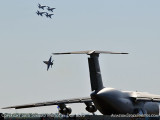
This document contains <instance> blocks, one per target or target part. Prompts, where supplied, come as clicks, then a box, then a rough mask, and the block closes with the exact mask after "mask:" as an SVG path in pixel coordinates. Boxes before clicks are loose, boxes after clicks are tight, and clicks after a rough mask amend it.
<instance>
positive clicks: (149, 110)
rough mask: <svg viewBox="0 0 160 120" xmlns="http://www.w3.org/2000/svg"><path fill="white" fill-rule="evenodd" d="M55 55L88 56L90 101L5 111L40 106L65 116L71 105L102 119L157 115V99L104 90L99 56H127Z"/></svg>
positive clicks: (30, 105) (43, 104)
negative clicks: (53, 108) (76, 105)
mask: <svg viewBox="0 0 160 120" xmlns="http://www.w3.org/2000/svg"><path fill="white" fill-rule="evenodd" d="M53 54H54V55H62V54H87V55H89V56H90V57H89V58H88V64H89V72H90V83H91V90H92V92H91V94H90V97H85V98H74V99H64V100H55V101H49V102H41V103H33V104H26V105H17V106H10V107H5V108H3V109H8V108H15V109H21V108H31V107H40V106H50V105H58V106H59V108H60V109H59V112H60V113H61V114H64V115H68V114H71V112H72V109H71V108H70V107H69V106H68V105H66V104H71V103H85V105H86V110H87V111H88V112H91V113H94V112H96V110H97V109H98V110H99V111H100V112H101V113H102V114H103V115H111V114H155V115H158V114H159V103H160V95H154V94H149V93H146V92H135V91H121V90H117V89H115V88H106V87H104V86H103V81H102V77H101V71H100V66H99V55H100V54H128V53H121V52H120V53H119V52H110V51H96V50H90V51H78V52H64V53H53Z"/></svg>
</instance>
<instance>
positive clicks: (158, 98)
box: [131, 92, 160, 102]
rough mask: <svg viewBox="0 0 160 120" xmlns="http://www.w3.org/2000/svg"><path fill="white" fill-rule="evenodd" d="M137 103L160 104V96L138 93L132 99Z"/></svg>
mask: <svg viewBox="0 0 160 120" xmlns="http://www.w3.org/2000/svg"><path fill="white" fill-rule="evenodd" d="M131 98H132V99H133V100H134V101H135V102H143V101H144V102H147V101H148V102H160V95H154V94H149V93H144V92H136V94H134V95H133V96H132V97H131Z"/></svg>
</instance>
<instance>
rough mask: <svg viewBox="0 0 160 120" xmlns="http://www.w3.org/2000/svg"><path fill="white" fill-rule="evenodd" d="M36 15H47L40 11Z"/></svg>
mask: <svg viewBox="0 0 160 120" xmlns="http://www.w3.org/2000/svg"><path fill="white" fill-rule="evenodd" d="M36 13H37V15H38V16H39V15H40V16H43V13H45V12H40V11H38V10H37V12H36Z"/></svg>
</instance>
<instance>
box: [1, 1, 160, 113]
mask: <svg viewBox="0 0 160 120" xmlns="http://www.w3.org/2000/svg"><path fill="white" fill-rule="evenodd" d="M38 3H40V4H42V5H47V6H50V7H55V8H56V9H55V10H54V12H53V14H54V16H52V19H49V18H46V17H45V16H43V17H41V16H37V14H36V11H37V10H39V11H43V10H40V9H38V7H37V5H38ZM159 5H160V1H159V0H152V1H151V0H100V1H98V0H79V1H78V0H3V1H1V7H0V13H1V14H0V43H1V44H0V55H1V62H0V73H1V75H0V81H1V82H0V83H1V87H0V94H1V99H0V108H3V107H7V106H12V105H21V104H28V103H36V102H45V101H53V100H61V99H68V98H76V97H86V96H89V95H90V93H91V86H90V78H89V70H88V61H87V58H88V56H87V55H63V56H53V59H54V65H53V68H52V69H50V70H49V71H47V70H46V69H47V67H46V65H45V64H44V63H43V61H44V60H48V59H49V57H50V56H51V55H52V53H53V52H68V51H69V52H70V51H81V50H107V51H114V52H128V53H129V54H128V55H104V54H103V55H100V58H99V62H100V67H101V72H102V78H103V83H104V85H105V86H106V87H113V88H116V89H120V90H132V91H145V92H149V93H153V94H160V87H159V84H160V64H159V61H160V53H159V51H160V47H159V45H160V34H159V33H160V22H159V21H160V7H159ZM44 11H45V12H46V11H47V10H46V9H45V10H44ZM50 13H51V12H50ZM70 106H71V107H72V111H73V114H80V113H87V112H86V111H85V105H84V104H74V105H73V104H71V105H70ZM0 112H3V113H6V112H7V113H13V112H18V113H27V112H29V113H31V112H33V113H55V112H57V106H49V107H39V108H29V109H22V110H13V109H10V110H3V109H0ZM97 114H98V113H97Z"/></svg>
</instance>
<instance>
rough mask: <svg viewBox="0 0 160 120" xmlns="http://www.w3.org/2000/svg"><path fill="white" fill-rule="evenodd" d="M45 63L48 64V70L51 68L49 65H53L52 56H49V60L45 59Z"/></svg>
mask: <svg viewBox="0 0 160 120" xmlns="http://www.w3.org/2000/svg"><path fill="white" fill-rule="evenodd" d="M43 62H44V63H45V64H47V71H48V69H49V67H50V66H51V68H52V65H53V60H52V56H51V57H50V58H49V60H48V61H43Z"/></svg>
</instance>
